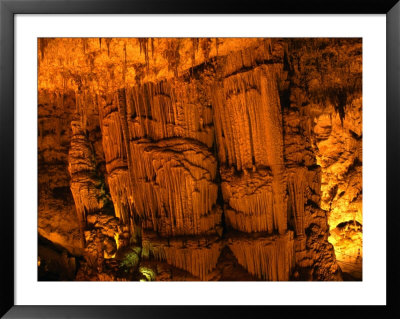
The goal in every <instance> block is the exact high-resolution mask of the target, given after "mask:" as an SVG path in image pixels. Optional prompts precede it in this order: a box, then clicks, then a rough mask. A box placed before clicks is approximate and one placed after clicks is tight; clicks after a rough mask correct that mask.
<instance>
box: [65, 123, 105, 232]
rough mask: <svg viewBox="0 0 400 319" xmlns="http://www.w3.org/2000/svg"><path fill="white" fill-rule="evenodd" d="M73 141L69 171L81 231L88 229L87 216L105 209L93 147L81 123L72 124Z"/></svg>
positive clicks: (69, 155)
mask: <svg viewBox="0 0 400 319" xmlns="http://www.w3.org/2000/svg"><path fill="white" fill-rule="evenodd" d="M71 127H72V134H73V135H72V139H71V147H70V150H69V153H68V171H69V173H70V176H71V192H72V195H73V198H74V201H75V206H76V212H77V215H78V220H79V223H80V227H81V230H82V231H83V229H84V228H85V227H86V219H87V215H88V214H90V213H95V212H98V211H100V210H101V209H102V208H103V202H102V201H101V200H100V198H101V193H100V189H99V187H98V186H99V183H100V180H99V177H98V176H97V171H96V162H95V155H94V153H93V147H92V146H91V144H90V142H89V141H88V139H87V137H86V135H85V133H84V132H83V130H82V127H81V121H80V120H75V121H72V122H71Z"/></svg>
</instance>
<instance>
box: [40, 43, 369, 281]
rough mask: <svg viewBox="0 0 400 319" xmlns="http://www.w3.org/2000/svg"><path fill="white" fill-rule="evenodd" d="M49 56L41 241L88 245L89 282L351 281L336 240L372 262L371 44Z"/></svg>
mask: <svg viewBox="0 0 400 319" xmlns="http://www.w3.org/2000/svg"><path fill="white" fill-rule="evenodd" d="M38 47H39V87H40V90H42V91H43V92H45V90H47V91H49V92H57V93H55V94H54V95H39V96H43V98H45V96H51V98H50V99H51V101H52V102H51V103H50V104H49V103H47V104H46V103H43V102H40V101H41V100H40V99H39V163H40V164H39V169H40V171H39V176H40V177H39V186H40V187H39V190H40V192H39V232H40V233H41V234H42V236H44V237H46V238H48V239H50V240H52V241H54V242H58V243H60V244H61V245H62V246H63V247H65V248H67V249H68V250H69V251H70V252H71V253H74V254H76V250H77V249H76V248H79V254H81V255H82V254H83V255H84V259H78V266H77V273H76V279H77V280H145V281H148V280H340V279H342V275H341V269H340V268H339V266H338V263H337V261H336V257H335V250H334V248H333V246H332V244H331V243H333V244H334V245H335V249H336V254H340V253H343V254H344V255H345V254H350V255H351V256H356V257H355V258H361V256H362V250H361V252H360V250H358V251H357V252H356V249H359V246H360V245H361V240H362V239H361V238H362V237H361V229H362V225H361V224H362V217H361V216H362V207H361V203H362V184H361V170H362V125H361V111H362V100H361V85H360V83H361V82H360V81H361V78H360V74H361V69H362V67H361V60H360V59H361V42H360V41H359V40H357V39H347V40H346V39H338V40H335V39H256V38H254V39H123V38H121V39H105V38H96V39H65V40H61V39H41V40H40V41H39V46H38ZM54 61H58V62H57V63H55V62H54ZM59 61H63V63H62V64H63V66H62V67H61V66H60V65H59V64H60V63H59ZM53 62H54V63H53ZM78 66H79V67H78ZM50 77H52V78H53V81H50V80H49V79H50ZM47 91H46V92H47ZM53 106H54V107H53ZM52 120H55V122H54V123H52ZM70 124H71V127H70ZM53 125H54V127H53ZM67 167H68V171H69V173H70V174H69V175H68V174H65V172H66V170H67V169H66V168H67ZM46 184H48V185H49V186H47V185H46ZM69 187H70V190H69ZM51 192H53V195H51V194H52V193H51ZM57 192H59V194H60V197H63V200H64V201H66V202H68V205H65V207H63V208H61V202H60V200H61V199H57V198H56V197H57V196H54V194H57ZM67 194H68V196H67ZM71 194H72V196H71ZM72 198H73V201H72ZM57 209H61V210H62V212H61V213H60V212H56V210H57ZM60 216H65V220H66V221H67V222H68V224H69V226H68V227H66V226H63V225H60ZM350 221H352V223H351V222H350ZM328 222H329V224H328ZM46 224H47V225H46ZM57 225H58V226H57ZM51 227H55V228H57V230H56V231H55V232H54V231H53V230H52V229H51ZM64 228H65V229H64ZM330 232H331V236H330ZM53 233H55V234H56V235H54V234H53ZM70 234H75V235H73V236H71V235H70ZM349 234H351V238H353V239H354V240H352V242H351V244H350V243H349V242H348V241H346V240H347V239H346V238H347V237H346V236H348V235H349ZM57 236H58V237H57ZM62 236H65V238H63V237H62ZM329 236H330V237H329ZM328 239H329V241H328ZM77 241H78V242H79V241H80V244H78V243H77ZM340 247H346V248H343V249H342V248H340ZM350 247H352V248H350ZM77 256H78V254H77ZM79 258H80V257H79ZM357 260H359V259H357ZM343 265H344V264H343ZM344 267H345V266H344Z"/></svg>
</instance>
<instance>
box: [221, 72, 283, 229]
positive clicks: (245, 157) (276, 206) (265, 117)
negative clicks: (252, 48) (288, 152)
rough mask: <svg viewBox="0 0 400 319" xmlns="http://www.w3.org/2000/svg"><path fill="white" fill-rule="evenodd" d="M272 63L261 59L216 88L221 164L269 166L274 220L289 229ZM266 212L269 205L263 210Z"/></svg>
mask: <svg viewBox="0 0 400 319" xmlns="http://www.w3.org/2000/svg"><path fill="white" fill-rule="evenodd" d="M274 72H275V71H274V67H270V66H269V65H263V66H261V67H257V68H255V69H253V70H251V71H247V72H241V73H237V74H235V75H231V76H229V77H227V78H225V79H224V80H223V81H222V84H221V87H217V89H216V90H215V91H214V92H213V96H214V106H215V108H214V116H215V125H216V134H217V135H216V138H217V141H218V142H217V143H218V145H219V158H220V162H221V164H224V165H228V166H235V168H236V169H237V170H238V171H243V172H245V173H246V172H247V170H256V169H257V167H270V168H271V170H272V175H273V180H272V193H273V210H274V213H273V219H274V220H273V223H274V225H276V228H277V229H278V231H279V233H281V234H283V233H285V231H286V223H287V220H286V216H287V215H286V211H287V208H286V203H287V196H286V177H285V167H284V159H283V134H282V115H281V112H280V110H281V106H280V101H279V94H278V88H277V84H276V81H275V76H274V74H275V73H274ZM265 213H266V211H265Z"/></svg>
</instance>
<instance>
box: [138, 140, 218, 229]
mask: <svg viewBox="0 0 400 319" xmlns="http://www.w3.org/2000/svg"><path fill="white" fill-rule="evenodd" d="M131 149H132V156H133V158H138V159H140V160H138V161H134V164H133V165H134V166H133V167H134V169H133V171H134V173H135V176H134V189H135V190H137V191H135V192H134V193H135V202H136V206H137V209H138V213H139V214H140V215H141V216H142V217H143V218H144V219H145V225H146V226H145V228H147V227H150V225H151V227H152V228H153V229H154V230H155V231H158V232H159V233H160V234H162V235H165V236H166V235H183V234H201V233H205V232H209V231H211V230H213V229H214V227H215V225H216V224H217V223H218V222H219V221H220V218H221V217H220V216H221V212H220V210H219V209H217V208H216V207H215V205H216V201H217V185H216V184H215V183H214V179H215V176H216V161H215V158H214V157H213V155H212V154H211V153H210V152H209V151H208V150H207V149H205V148H204V146H202V145H201V144H197V143H195V142H194V141H190V140H183V139H168V140H162V141H159V142H157V143H150V142H149V141H145V140H139V141H136V142H134V143H133V142H132V143H131ZM146 220H147V222H146ZM149 222H150V223H149Z"/></svg>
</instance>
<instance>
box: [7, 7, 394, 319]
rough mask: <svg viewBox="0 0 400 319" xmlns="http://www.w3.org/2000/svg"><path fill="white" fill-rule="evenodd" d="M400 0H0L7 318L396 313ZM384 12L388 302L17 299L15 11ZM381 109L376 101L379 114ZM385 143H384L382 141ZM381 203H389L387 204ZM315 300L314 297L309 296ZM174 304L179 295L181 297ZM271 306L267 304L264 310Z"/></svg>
mask: <svg viewBox="0 0 400 319" xmlns="http://www.w3.org/2000/svg"><path fill="white" fill-rule="evenodd" d="M398 1H399V0H388V1H386V0H325V1H323V0H281V1H276V0H275V1H272V0H271V1H268V0H266V1H263V2H260V1H252V0H249V1H245V2H241V3H240V2H237V3H235V2H232V1H230V2H229V4H228V3H227V2H222V1H220V2H217V1H215V0H214V1H209V0H206V1H198V2H189V1H182V0H167V1H163V0H136V1H127V0H83V1H76V0H69V1H68V0H53V1H39V0H0V19H1V20H0V22H1V29H0V30H1V35H0V43H1V51H0V62H1V71H0V154H1V155H0V185H1V186H0V189H1V191H0V198H1V209H0V211H1V225H2V229H1V232H0V236H1V237H0V238H1V241H0V242H1V262H0V264H1V274H0V277H1V284H0V290H1V297H0V303H1V309H0V315H2V316H3V315H4V318H164V317H171V318H204V317H209V316H215V317H218V318H228V317H230V318H231V317H242V318H244V317H251V316H254V317H255V316H258V315H260V316H267V315H268V316H271V317H272V318H273V317H282V316H285V317H286V315H292V316H294V317H295V318H299V317H301V318H302V317H306V316H307V317H310V318H312V317H314V316H323V317H331V316H332V317H341V318H347V317H353V318H354V317H361V316H372V317H373V318H375V317H376V318H378V317H381V318H395V317H397V318H399V317H400V308H399V301H400V294H399V292H398V286H399V283H400V281H399V272H398V271H396V270H397V269H396V260H397V259H398V258H396V257H399V254H400V249H399V247H400V246H399V237H398V236H397V234H396V233H397V231H396V230H397V227H398V225H400V222H399V214H398V212H397V210H396V208H397V206H396V199H397V198H396V197H397V196H396V195H397V193H398V191H397V187H396V184H397V183H398V180H399V170H398V163H400V154H399V149H400V148H399V142H398V137H400V123H399V118H400V112H399V109H400V108H399V106H400V63H399V58H400V19H399V18H400V3H398ZM38 13H40V14H46V13H48V14H120V13H124V14H128V13H135V14H146V13H152V14H170V13H175V14H181V13H185V14H204V13H207V14H216V13H224V14H230V13H241V14H243V13H246V14H254V13H257V14H261V13H262V14H280V13H284V14H294V13H296V14H304V13H315V14H326V13H329V14H385V15H386V21H387V29H386V31H387V32H386V37H387V38H386V40H387V46H386V52H387V105H386V147H387V153H386V172H384V171H382V174H386V178H387V179H386V180H387V185H386V187H387V202H386V208H387V212H386V215H387V216H386V217H387V305H386V306H237V307H232V306H229V307H228V306H16V305H15V303H14V294H15V290H14V289H15V288H14V266H15V265H14V200H13V199H14V198H15V197H14V186H15V183H14V173H15V171H14V161H15V156H14V15H15V14H38ZM381 111H382V109H379V107H377V109H376V112H381ZM382 142H383V141H382ZM382 206H383V207H384V203H382ZM310 298H312V296H310ZM177 303H179V301H178V300H177ZM267 307H268V308H267Z"/></svg>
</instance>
